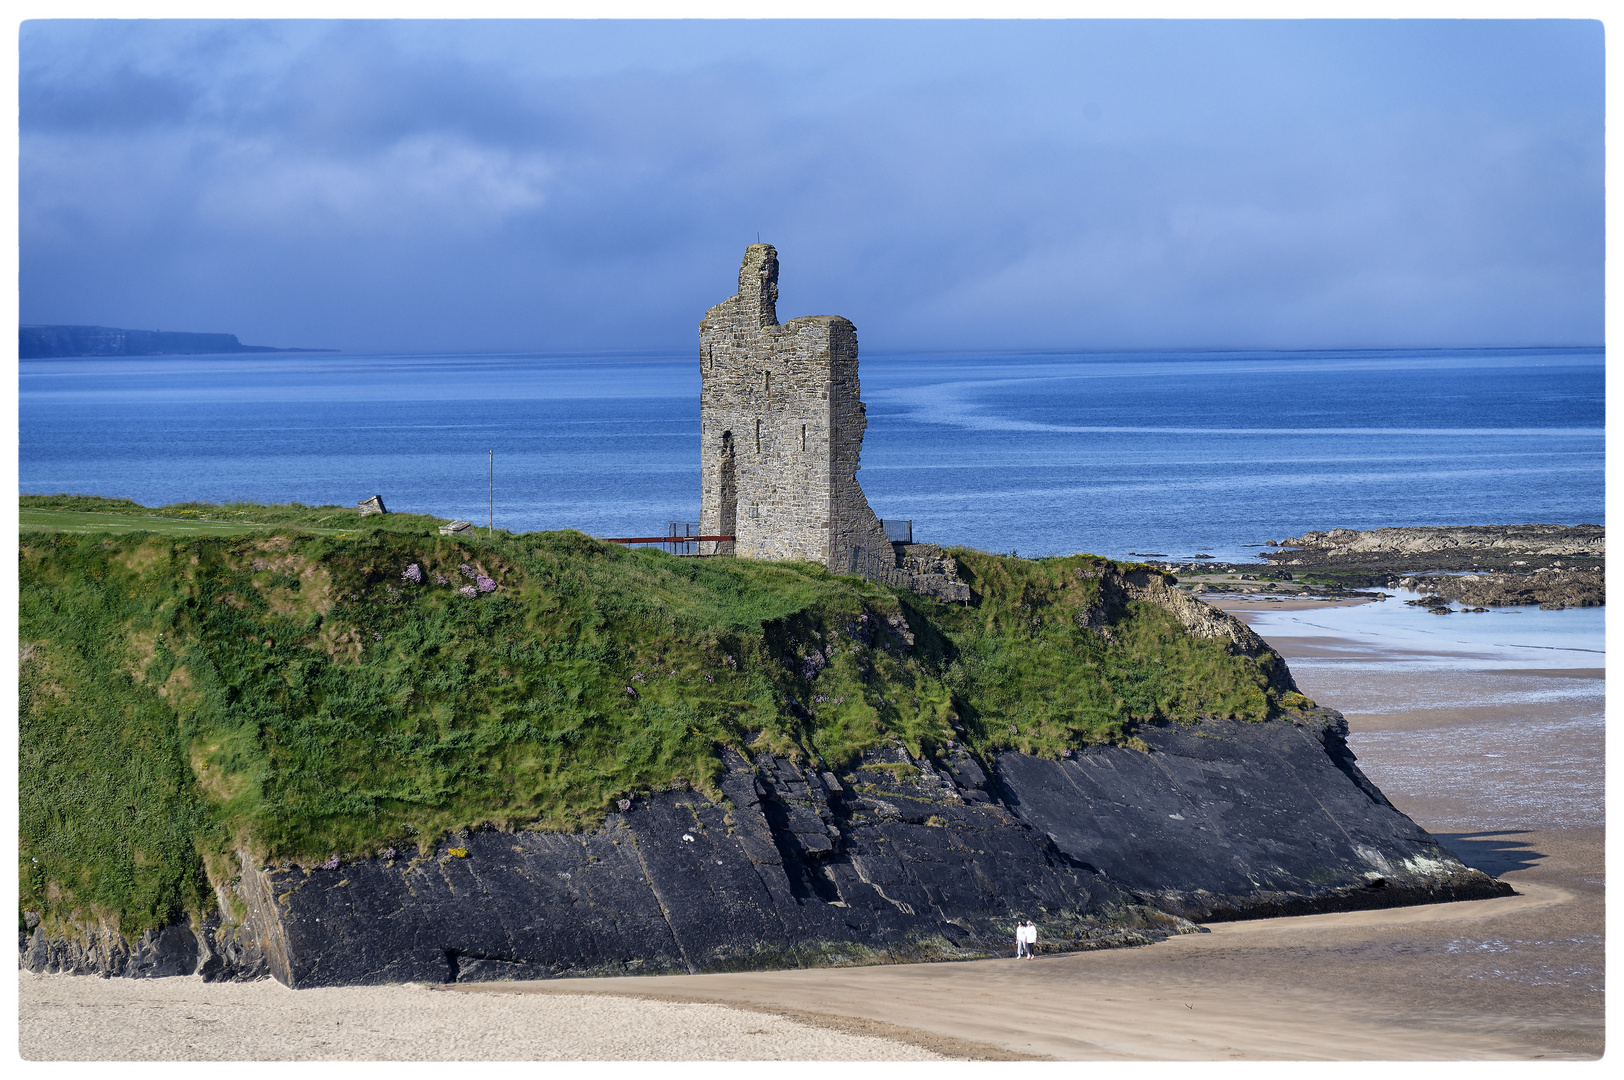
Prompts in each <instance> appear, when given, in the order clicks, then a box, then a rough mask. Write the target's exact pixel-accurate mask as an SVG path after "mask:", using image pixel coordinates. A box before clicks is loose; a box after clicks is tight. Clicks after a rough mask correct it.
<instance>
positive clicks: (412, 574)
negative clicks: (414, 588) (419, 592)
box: [400, 563, 423, 585]
mask: <svg viewBox="0 0 1624 1080" xmlns="http://www.w3.org/2000/svg"><path fill="white" fill-rule="evenodd" d="M400 580H402V581H409V582H411V583H412V584H413V585H416V584H418V583H420V582H421V581H422V580H423V571H422V570H420V569H418V566H417V564H416V563H412V565H410V566H408V567H407V568H406V569H404V570H402V571H401V572H400Z"/></svg>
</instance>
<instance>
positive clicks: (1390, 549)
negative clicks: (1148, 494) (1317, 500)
mask: <svg viewBox="0 0 1624 1080" xmlns="http://www.w3.org/2000/svg"><path fill="white" fill-rule="evenodd" d="M1279 546H1280V547H1282V548H1298V549H1301V550H1302V551H1304V552H1307V551H1312V552H1321V553H1335V554H1338V555H1348V554H1353V553H1382V554H1404V555H1419V554H1433V553H1437V552H1500V553H1508V552H1515V553H1519V554H1528V555H1550V556H1556V557H1559V558H1560V557H1573V556H1585V557H1589V558H1594V559H1599V558H1603V557H1604V556H1605V555H1606V554H1607V530H1606V529H1604V528H1603V527H1602V526H1600V525H1465V526H1410V527H1403V528H1390V529H1366V530H1363V531H1360V530H1357V529H1331V530H1329V531H1327V532H1309V533H1304V534H1303V535H1302V536H1299V537H1294V538H1290V539H1286V540H1282V541H1280V543H1279Z"/></svg>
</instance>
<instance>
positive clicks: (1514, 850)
mask: <svg viewBox="0 0 1624 1080" xmlns="http://www.w3.org/2000/svg"><path fill="white" fill-rule="evenodd" d="M1529 832H1530V830H1528V829H1504V830H1499V831H1496V832H1468V833H1433V834H1432V835H1433V836H1435V837H1436V838H1437V839H1438V842H1439V843H1440V844H1442V845H1443V846H1444V847H1446V848H1448V849H1449V850H1450V851H1453V852H1454V853H1455V854H1456V855H1457V856H1458V857H1459V858H1460V861H1461V862H1463V863H1465V864H1466V865H1467V866H1470V867H1472V868H1474V869H1477V870H1481V871H1483V872H1484V873H1485V874H1488V875H1489V876H1490V877H1496V878H1497V877H1499V876H1500V875H1501V874H1505V873H1509V872H1510V871H1512V870H1527V869H1528V868H1529V867H1531V866H1533V865H1535V864H1536V863H1538V862H1539V861H1540V860H1541V859H1543V858H1545V855H1544V853H1543V852H1539V851H1535V850H1534V848H1533V847H1532V846H1531V845H1530V844H1528V843H1527V842H1525V841H1523V840H1521V839H1519V837H1522V836H1526V835H1528V834H1529Z"/></svg>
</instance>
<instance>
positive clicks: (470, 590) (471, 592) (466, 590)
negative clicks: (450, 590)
mask: <svg viewBox="0 0 1624 1080" xmlns="http://www.w3.org/2000/svg"><path fill="white" fill-rule="evenodd" d="M457 591H458V592H460V593H462V595H464V596H466V597H467V598H468V599H470V600H472V599H473V598H474V597H476V596H478V595H479V590H478V589H476V588H474V587H473V586H472V585H464V586H463V587H462V588H460V589H458V590H457Z"/></svg>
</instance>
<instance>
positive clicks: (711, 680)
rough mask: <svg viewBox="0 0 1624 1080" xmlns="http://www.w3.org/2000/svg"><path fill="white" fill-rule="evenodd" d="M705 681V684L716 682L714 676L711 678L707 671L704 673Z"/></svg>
mask: <svg viewBox="0 0 1624 1080" xmlns="http://www.w3.org/2000/svg"><path fill="white" fill-rule="evenodd" d="M705 681H706V682H715V681H716V678H715V676H713V675H712V674H711V673H710V672H708V671H707V672H706V673H705Z"/></svg>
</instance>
